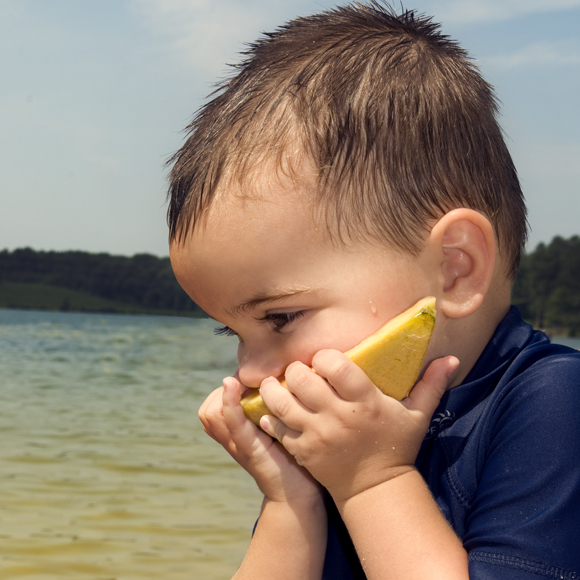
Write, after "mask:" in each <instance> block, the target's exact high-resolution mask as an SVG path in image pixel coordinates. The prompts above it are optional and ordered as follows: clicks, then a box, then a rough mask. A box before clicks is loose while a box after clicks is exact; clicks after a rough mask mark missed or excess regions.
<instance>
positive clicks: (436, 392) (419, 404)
mask: <svg viewBox="0 0 580 580" xmlns="http://www.w3.org/2000/svg"><path fill="white" fill-rule="evenodd" d="M458 366H459V359H457V358H456V357H454V356H447V357H445V358H439V359H437V360H434V361H433V362H432V363H431V364H430V365H429V367H428V368H427V370H426V371H425V374H424V375H423V378H422V379H421V380H420V381H419V382H418V383H417V384H416V385H415V386H414V388H413V390H412V391H411V394H410V395H409V396H408V397H407V399H405V400H404V401H403V404H404V405H405V407H407V409H409V411H419V412H421V413H422V414H423V415H424V416H425V417H426V419H427V420H429V419H430V418H431V417H432V416H433V413H434V412H435V409H437V405H439V401H440V400H441V397H442V396H443V395H444V393H445V391H446V390H447V386H448V384H449V379H450V378H451V375H452V374H453V373H454V372H455V371H456V370H457V367H458Z"/></svg>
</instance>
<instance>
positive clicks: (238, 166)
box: [168, 1, 527, 275]
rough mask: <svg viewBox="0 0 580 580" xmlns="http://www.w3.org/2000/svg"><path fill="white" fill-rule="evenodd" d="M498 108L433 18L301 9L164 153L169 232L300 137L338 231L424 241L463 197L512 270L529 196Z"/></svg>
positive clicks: (375, 6)
mask: <svg viewBox="0 0 580 580" xmlns="http://www.w3.org/2000/svg"><path fill="white" fill-rule="evenodd" d="M497 113H498V107H497V102H496V99H495V97H494V93H493V89H492V87H491V86H490V85H489V84H487V83H486V82H485V81H484V80H483V78H482V77H481V75H480V73H479V71H478V70H477V68H476V67H475V66H474V65H473V63H472V62H471V61H470V59H469V58H468V56H467V54H466V53H465V51H463V50H462V49H461V48H460V47H459V46H458V45H457V44H456V43H455V42H453V41H451V40H450V39H449V38H448V37H446V36H444V35H443V34H441V32H440V27H439V25H437V24H435V23H434V22H433V21H432V19H431V18H427V17H424V16H419V15H417V14H416V13H415V12H413V11H405V12H403V13H402V14H400V15H398V14H396V13H395V11H394V10H392V9H391V8H390V7H388V6H384V5H382V4H380V3H379V2H375V1H372V2H370V3H367V4H360V3H354V4H351V5H347V6H344V7H339V8H336V9H334V10H330V11H327V12H323V13H321V14H316V15H313V16H309V17H305V18H298V19H296V20H293V21H291V22H289V23H288V24H286V25H285V26H283V27H281V28H279V29H278V30H277V31H275V32H274V33H271V34H266V35H265V36H264V37H263V38H261V39H260V40H258V41H257V42H256V43H255V44H252V45H251V46H250V48H249V50H248V51H247V52H246V53H245V59H244V60H243V62H241V64H240V65H238V66H237V67H236V74H235V75H234V76H233V77H231V78H230V79H229V80H227V81H226V82H224V83H223V84H222V85H221V86H220V87H219V88H218V90H217V91H216V92H215V93H214V95H213V98H212V99H211V100H210V101H209V102H208V103H207V104H206V105H205V106H204V107H202V108H201V110H200V111H199V112H198V114H197V115H196V117H195V119H194V120H193V122H192V123H191V124H190V125H189V127H188V128H187V130H188V132H189V137H188V139H187V141H186V143H185V144H184V145H183V147H182V148H181V149H180V150H179V151H178V152H177V153H176V154H175V155H174V156H173V158H172V159H171V160H170V163H172V164H173V168H172V169H171V172H170V191H169V199H170V204H169V211H168V221H169V227H170V239H171V241H172V242H178V243H179V242H182V241H183V240H185V239H186V238H187V236H188V234H189V233H190V232H191V231H192V230H193V229H194V228H196V227H197V226H198V225H199V224H200V223H201V222H202V221H203V216H204V213H205V211H206V210H207V209H208V208H209V207H210V206H211V204H212V202H213V201H214V200H215V199H216V195H217V194H218V193H219V194H220V195H221V194H222V193H223V191H224V190H226V189H227V188H228V187H229V186H231V185H232V184H234V183H237V184H238V185H243V184H245V183H249V182H251V180H252V179H253V178H254V177H256V176H258V175H259V174H260V173H261V172H264V171H266V170H267V171H273V170H274V171H276V170H279V169H282V170H283V171H284V172H285V173H287V172H288V171H290V172H292V171H293V170H295V169H296V167H295V166H293V164H292V161H288V159H292V158H293V157H292V155H291V154H290V153H292V152H295V151H297V150H299V151H301V152H302V155H303V156H304V158H307V159H308V161H309V163H310V164H311V165H312V166H313V167H314V175H315V179H314V182H313V183H312V194H313V196H314V198H313V199H315V200H316V201H318V203H319V207H320V208H323V214H324V216H325V218H326V222H327V225H328V230H329V233H330V234H331V235H333V236H335V237H337V238H338V239H341V240H345V239H356V238H363V237H367V238H373V239H378V240H382V241H385V242H387V243H389V244H392V245H394V246H395V247H398V248H400V249H402V250H404V251H408V252H411V253H414V254H416V253H417V252H418V251H419V250H420V248H421V246H422V242H423V240H424V237H425V236H426V235H427V233H428V232H429V230H430V227H431V226H432V224H433V222H434V220H437V219H438V218H440V217H441V216H442V215H443V214H444V213H446V212H448V211H450V210H452V209H455V208H458V207H468V208H471V209H474V210H477V211H479V212H481V213H483V214H484V215H485V216H487V217H488V219H489V220H490V221H491V223H492V225H493V227H494V229H495V233H496V237H497V239H498V243H499V247H500V251H501V252H502V254H503V256H504V259H505V262H506V265H507V269H508V274H509V275H513V274H514V272H515V270H516V268H517V265H518V262H519V258H520V253H521V250H522V248H523V246H524V244H525V240H526V235H527V222H526V208H525V204H524V200H523V195H522V192H521V189H520V185H519V182H518V178H517V174H516V170H515V168H514V165H513V162H512V159H511V157H510V154H509V152H508V149H507V147H506V144H505V142H504V139H503V135H502V131H501V128H500V127H499V124H498V122H497ZM288 165H290V166H288Z"/></svg>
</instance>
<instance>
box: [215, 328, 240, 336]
mask: <svg viewBox="0 0 580 580" xmlns="http://www.w3.org/2000/svg"><path fill="white" fill-rule="evenodd" d="M213 333H214V334H215V335H216V336H238V333H237V332H236V331H235V330H232V329H231V328H230V327H229V326H220V327H219V328H214V329H213Z"/></svg>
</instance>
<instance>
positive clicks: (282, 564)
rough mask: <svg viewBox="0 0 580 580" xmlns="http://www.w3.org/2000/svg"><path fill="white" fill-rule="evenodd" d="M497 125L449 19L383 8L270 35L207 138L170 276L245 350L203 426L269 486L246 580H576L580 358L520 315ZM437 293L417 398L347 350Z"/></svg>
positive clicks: (194, 167) (181, 208)
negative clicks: (253, 400) (252, 404)
mask: <svg viewBox="0 0 580 580" xmlns="http://www.w3.org/2000/svg"><path fill="white" fill-rule="evenodd" d="M495 115H496V104H495V100H494V96H493V93H492V89H491V87H489V85H487V84H486V83H485V81H483V80H482V79H481V77H480V75H479V73H478V71H477V70H476V69H475V67H473V65H472V64H471V63H470V62H469V60H468V58H467V56H466V54H465V53H464V52H463V51H462V50H461V49H460V48H459V47H458V46H457V45H456V44H455V43H453V42H451V41H449V40H448V39H447V38H446V37H444V36H442V35H440V33H439V31H438V27H437V26H436V25H434V24H433V23H432V22H431V21H430V20H428V19H425V18H418V17H416V16H415V15H414V13H412V12H407V13H405V14H403V15H402V16H396V15H395V14H393V13H392V12H391V11H389V10H386V9H384V8H382V7H381V6H380V5H379V4H377V3H372V4H370V5H359V4H356V5H352V6H347V7H344V8H339V9H336V10H334V11H331V12H326V13H323V14H320V15H316V16H312V17H309V18H304V19H298V20H296V21H294V22H291V23H290V24H288V25H287V26H285V27H284V28H281V29H280V30H278V31H277V32H276V33H274V34H272V35H268V36H267V37H266V38H265V39H263V40H262V41H260V42H258V43H257V44H256V45H254V46H252V47H251V49H250V51H249V55H248V58H247V60H246V62H245V63H243V64H242V65H241V66H240V68H239V72H238V74H237V75H236V76H235V77H234V78H232V79H231V80H230V81H228V82H226V83H225V84H224V86H223V87H222V89H221V91H219V92H218V93H217V95H216V96H215V97H214V99H213V100H212V101H211V102H209V103H208V104H207V105H206V106H205V107H204V108H203V109H202V110H201V111H200V113H199V115H198V116H197V118H196V119H195V120H194V122H193V123H192V125H191V126H190V131H191V134H190V137H189V139H188V141H187V142H186V144H185V145H184V147H183V148H182V149H181V150H180V151H179V152H178V153H177V154H176V155H175V157H174V162H175V165H174V167H173V169H172V172H171V202H170V208H169V223H170V232H171V233H170V240H171V243H170V251H171V260H172V264H173V267H174V270H175V273H176V276H177V278H178V280H179V282H180V283H181V285H182V286H183V287H184V289H185V290H186V291H187V292H188V293H189V295H190V296H191V298H192V299H193V300H194V301H195V302H196V303H197V304H199V305H200V306H201V307H202V308H203V309H204V310H205V311H206V312H207V313H208V314H209V315H210V316H212V317H214V318H215V319H217V320H219V321H221V322H222V323H224V324H226V325H227V326H225V327H224V328H222V329H221V330H220V332H223V333H227V334H231V335H235V336H237V337H238V339H239V351H238V359H239V367H238V369H237V371H236V373H235V376H234V377H229V378H226V379H224V384H223V387H221V388H220V389H217V390H216V391H215V392H214V393H212V394H211V395H210V396H209V397H208V399H207V400H206V402H205V403H204V404H203V406H202V407H201V409H200V418H201V420H202V422H203V425H204V428H205V430H206V432H207V433H208V434H209V435H210V436H211V437H213V438H214V439H215V440H216V441H218V442H219V443H220V444H221V445H223V446H224V448H225V449H226V450H227V451H228V452H229V453H230V454H231V455H232V456H233V457H234V458H235V459H236V461H238V462H239V463H240V465H242V467H244V468H245V469H246V470H247V471H248V472H249V473H250V474H251V475H252V476H253V477H254V479H255V480H256V482H257V484H258V486H259V487H260V489H261V491H262V492H263V493H264V503H263V508H262V512H261V515H260V518H259V520H258V523H257V526H256V529H255V532H254V536H253V539H252V542H251V544H250V548H249V550H248V553H247V555H246V558H245V559H244V562H243V563H242V565H241V567H240V570H239V571H238V573H237V574H236V578H252V579H256V578H268V579H271V578H276V579H277V580H278V579H285V578H297V579H300V580H304V579H308V578H313V579H314V578H316V579H319V578H327V579H333V580H334V579H343V578H344V579H347V578H349V579H350V578H364V577H367V578H371V579H375V578H376V579H379V578H380V579H384V578H421V579H424V578H446V579H450V578H451V579H454V578H468V577H470V578H513V579H522V578H536V577H538V576H540V577H541V576H544V577H548V578H577V577H578V574H580V556H579V554H580V550H578V549H577V548H578V546H579V545H580V534H579V532H578V528H579V526H578V521H580V466H579V461H578V457H579V456H580V437H579V435H578V433H577V431H578V429H577V428H576V425H575V421H576V417H577V412H578V409H580V390H579V389H578V383H579V379H578V377H579V376H580V356H579V355H578V353H574V352H573V351H571V350H570V349H566V348H564V347H559V346H555V345H550V344H549V341H548V339H547V338H546V337H545V335H543V334H541V333H535V332H534V331H533V330H532V329H531V328H530V327H529V326H528V325H526V324H524V323H523V322H522V321H521V319H520V318H519V314H518V312H517V310H515V309H513V308H512V309H510V286H511V280H512V278H513V275H514V272H515V270H516V268H517V264H518V260H519V255H520V252H521V249H522V248H523V245H524V242H525V238H526V219H525V206H524V202H523V196H522V194H521V191H520V187H519V183H518V180H517V176H516V172H515V169H514V167H513V164H512V161H511V158H510V156H509V153H508V151H507V148H506V146H505V143H504V141H503V138H502V134H501V130H500V128H499V126H498V124H497V121H496V118H495ZM428 295H432V296H435V297H436V299H437V323H436V327H435V331H434V334H433V338H432V341H431V345H430V347H429V352H428V355H427V359H428V363H426V370H425V372H424V374H423V377H422V379H421V380H420V381H419V382H418V383H417V385H416V386H415V388H414V389H413V391H412V392H411V395H410V396H409V397H408V398H407V399H406V400H405V401H403V402H397V401H395V400H393V399H391V398H389V397H385V396H384V395H382V393H380V392H379V391H378V389H376V388H375V387H374V386H373V385H372V384H371V383H370V381H369V380H368V379H367V377H366V375H364V373H363V372H362V371H361V370H360V369H358V367H356V366H355V365H354V364H353V363H352V362H351V361H349V360H348V359H347V358H346V357H345V356H344V355H342V354H341V353H342V352H343V351H345V350H347V349H349V348H351V347H353V346H354V345H355V344H357V343H358V342H359V341H360V340H361V339H363V338H364V337H366V336H367V335H369V334H371V333H372V332H374V331H375V330H376V329H377V328H379V327H380V326H381V325H382V324H384V323H385V322H386V321H387V320H389V319H390V318H392V317H394V316H395V315H397V314H398V313H400V312H402V311H403V310H405V309H406V308H408V307H409V306H411V305H412V304H413V303H414V302H416V301H417V300H418V299H420V298H422V297H424V296H428ZM310 367H313V368H314V370H315V371H316V373H313V372H312V371H311V370H310ZM283 377H285V378H286V382H287V387H288V390H286V389H284V388H282V387H281V385H280V383H279V381H280V380H281V379H282V378H283ZM246 388H260V389H261V393H262V396H263V398H264V400H265V402H266V404H267V405H268V407H269V408H270V409H271V411H272V413H273V415H272V416H266V417H264V418H262V420H261V427H262V429H263V431H261V430H259V429H258V428H257V427H255V426H254V425H253V424H252V423H251V422H250V421H248V420H247V419H246V418H245V416H244V414H243V412H242V409H241V407H240V405H239V400H240V397H241V395H242V393H243V392H244V390H245V389H246ZM425 433H427V435H426V436H425Z"/></svg>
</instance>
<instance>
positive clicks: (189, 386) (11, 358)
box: [0, 310, 260, 580]
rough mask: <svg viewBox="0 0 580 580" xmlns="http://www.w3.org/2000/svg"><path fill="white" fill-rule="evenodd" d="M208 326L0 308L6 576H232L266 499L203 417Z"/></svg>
mask: <svg viewBox="0 0 580 580" xmlns="http://www.w3.org/2000/svg"><path fill="white" fill-rule="evenodd" d="M212 328H213V324H212V323H211V322H209V321H206V320H192V319H178V318H165V317H143V316H110V315H109V316H107V315H90V314H86V315H85V314H75V313H51V312H32V311H31V312H23V311H8V310H0V438H1V439H0V440H1V442H2V443H1V445H0V577H1V578H7V579H8V578H27V579H34V580H36V579H38V580H41V579H42V580H45V579H46V580H48V579H56V578H75V579H79V580H83V579H88V578H91V579H100V580H110V579H119V580H121V579H123V580H125V579H127V580H128V579H135V580H137V579H145V578H159V579H161V578H163V579H166V580H177V579H185V578H187V579H188V580H191V579H192V578H204V579H208V580H214V579H215V580H218V579H223V578H229V577H230V576H231V575H232V574H233V572H234V571H235V570H236V568H237V565H238V564H239V562H240V561H241V559H242V557H243V555H244V553H245V551H246V549H247V545H248V542H249V538H250V534H251V530H252V527H253V524H254V521H255V518H256V515H257V513H258V511H259V505H260V495H259V493H258V491H257V490H256V488H255V484H254V483H253V481H252V480H251V478H250V477H249V476H248V475H247V474H245V472H244V471H243V470H242V469H241V468H240V467H239V466H237V465H236V464H235V463H234V462H233V460H231V459H230V458H229V456H228V455H227V454H226V453H225V452H224V451H223V450H222V449H221V448H220V447H219V446H218V445H217V444H216V443H214V442H213V441H212V440H211V439H209V438H208V437H207V436H206V435H205V434H204V433H203V430H202V428H201V424H200V423H199V421H198V419H197V409H198V407H199V405H200V404H201V402H202V401H203V399H204V398H205V397H206V395H207V394H208V393H209V392H210V391H211V390H213V389H214V388H215V387H216V386H219V385H220V384H221V379H222V378H223V376H225V375H227V374H230V373H231V372H232V371H233V369H234V368H235V341H232V340H231V339H230V340H227V339H225V338H219V337H213V336H212Z"/></svg>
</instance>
